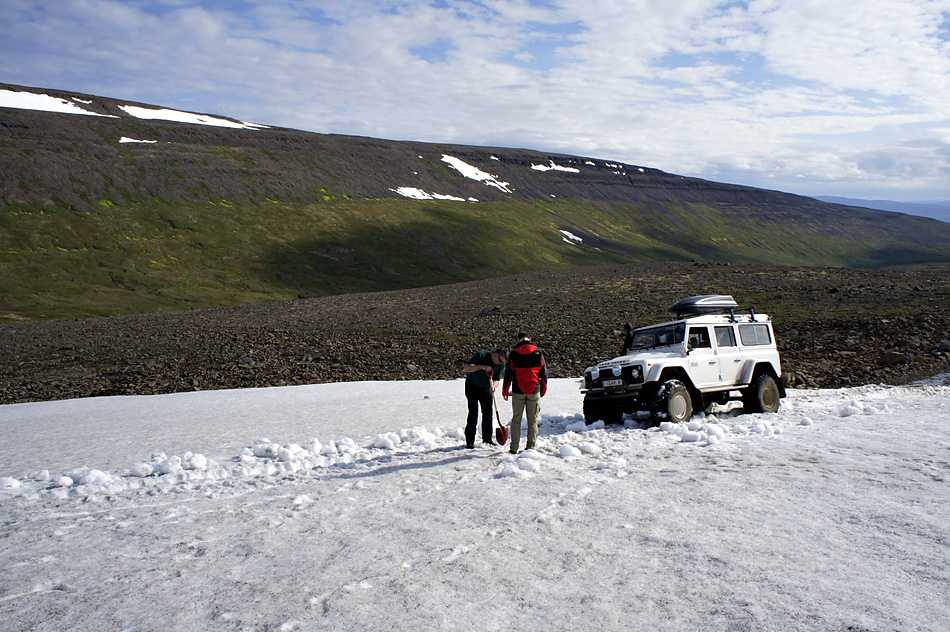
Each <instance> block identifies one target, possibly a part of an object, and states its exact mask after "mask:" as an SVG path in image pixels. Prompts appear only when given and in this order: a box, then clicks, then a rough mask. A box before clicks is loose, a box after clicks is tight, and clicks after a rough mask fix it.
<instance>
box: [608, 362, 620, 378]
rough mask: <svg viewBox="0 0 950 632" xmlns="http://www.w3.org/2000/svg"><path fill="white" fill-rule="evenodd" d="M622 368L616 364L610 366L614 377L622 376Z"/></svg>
mask: <svg viewBox="0 0 950 632" xmlns="http://www.w3.org/2000/svg"><path fill="white" fill-rule="evenodd" d="M621 370H622V369H621V368H620V366H619V365H617V364H615V365H613V366H612V367H611V368H610V372H611V373H613V374H614V377H620V371H621Z"/></svg>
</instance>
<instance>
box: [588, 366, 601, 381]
mask: <svg viewBox="0 0 950 632" xmlns="http://www.w3.org/2000/svg"><path fill="white" fill-rule="evenodd" d="M599 377H600V369H598V368H597V367H594V368H593V369H591V370H590V379H592V380H596V379H598V378H599Z"/></svg>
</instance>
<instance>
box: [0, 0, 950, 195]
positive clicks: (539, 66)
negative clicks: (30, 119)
mask: <svg viewBox="0 0 950 632" xmlns="http://www.w3.org/2000/svg"><path fill="white" fill-rule="evenodd" d="M0 82H5V83H13V84H19V85H27V86H34V87H42V88H58V89H64V90H74V91H81V92H86V93H91V94H96V95H101V96H110V97H117V98H121V99H128V100H134V101H141V102H145V103H152V104H155V105H162V106H166V107H174V108H179V109H186V110H193V111H200V112H207V113H212V114H223V115H227V116H233V117H236V118H239V119H242V120H246V121H252V122H255V123H263V124H268V125H279V126H286V127H293V128H297V129H304V130H310V131H315V132H326V133H342V134H355V135H363V136H375V137H381V138H391V139H402V140H420V141H431V142H446V143H462V144H473V145H489V146H503V147H527V148H531V149H539V150H543V151H556V152H562V153H569V154H578V155H583V156H590V157H595V158H602V159H609V160H617V161H623V162H627V163H631V164H635V165H643V166H649V167H656V168H659V169H663V170H665V171H670V172H673V173H679V174H683V175H690V176H698V177H703V178H707V179H710V180H717V181H722V182H735V183H739V184H747V185H751V186H757V187H763V188H769V189H779V190H783V191H790V192H793V193H800V194H804V195H841V196H849V197H857V198H865V199H875V198H889V199H898V200H907V201H913V200H935V199H950V0H794V1H793V0H751V1H747V2H717V1H715V0H545V1H543V2H542V1H531V0H481V1H477V2H476V1H468V0H435V1H396V0H380V1H376V2H372V1H368V0H347V1H346V2H339V1H330V0H277V1H271V2H263V1H256V0H243V1H236V2H235V1H227V2H226V1H223V0H222V1H206V2H190V1H186V0H125V1H119V0H50V1H46V0H34V1H28V0H3V2H2V3H0Z"/></svg>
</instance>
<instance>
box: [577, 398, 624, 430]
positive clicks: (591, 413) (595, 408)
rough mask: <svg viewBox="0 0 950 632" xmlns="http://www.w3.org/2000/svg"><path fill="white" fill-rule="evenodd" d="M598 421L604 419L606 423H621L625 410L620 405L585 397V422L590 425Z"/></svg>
mask: <svg viewBox="0 0 950 632" xmlns="http://www.w3.org/2000/svg"><path fill="white" fill-rule="evenodd" d="M597 421H603V422H604V423H605V424H619V423H620V422H622V421H623V411H622V410H621V409H620V408H619V407H618V406H614V405H611V404H609V403H607V402H604V401H598V400H596V399H589V398H587V397H585V398H584V423H586V424H587V425H588V426H589V425H590V424H592V423H594V422H597Z"/></svg>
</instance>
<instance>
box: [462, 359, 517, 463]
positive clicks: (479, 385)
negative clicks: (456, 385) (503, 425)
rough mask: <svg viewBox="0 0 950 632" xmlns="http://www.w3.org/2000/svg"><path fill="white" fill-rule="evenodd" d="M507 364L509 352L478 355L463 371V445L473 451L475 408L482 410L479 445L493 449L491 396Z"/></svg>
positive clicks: (475, 422) (492, 399)
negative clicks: (465, 408) (466, 406)
mask: <svg viewBox="0 0 950 632" xmlns="http://www.w3.org/2000/svg"><path fill="white" fill-rule="evenodd" d="M507 361H508V352H507V351H505V350H504V349H496V350H495V351H477V352H476V353H475V355H473V356H472V357H471V359H469V361H468V363H467V364H466V365H465V366H463V367H462V371H463V372H464V373H465V399H467V400H468V418H467V419H466V423H465V445H466V447H469V448H474V447H475V435H476V434H477V433H478V408H479V406H481V409H482V442H483V443H487V444H489V445H495V440H494V439H493V438H492V427H493V426H494V425H495V424H494V423H492V420H491V411H492V402H493V401H494V399H495V398H494V397H492V393H494V392H495V389H496V388H498V383H499V382H500V381H501V379H502V377H504V375H505V363H506V362H507Z"/></svg>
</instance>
